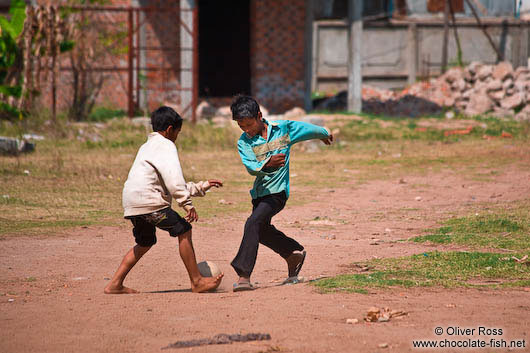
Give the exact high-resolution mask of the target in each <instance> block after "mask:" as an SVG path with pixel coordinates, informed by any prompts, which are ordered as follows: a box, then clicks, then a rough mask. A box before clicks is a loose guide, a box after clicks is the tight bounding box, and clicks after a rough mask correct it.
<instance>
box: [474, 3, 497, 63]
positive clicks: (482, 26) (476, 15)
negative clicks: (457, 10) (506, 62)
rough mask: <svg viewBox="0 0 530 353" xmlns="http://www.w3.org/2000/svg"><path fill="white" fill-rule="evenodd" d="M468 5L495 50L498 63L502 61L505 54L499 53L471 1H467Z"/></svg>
mask: <svg viewBox="0 0 530 353" xmlns="http://www.w3.org/2000/svg"><path fill="white" fill-rule="evenodd" d="M466 3H467V6H469V8H470V9H471V12H473V16H475V19H476V20H477V23H478V25H479V27H480V28H481V29H482V32H484V35H485V36H486V38H487V39H488V42H490V45H491V47H492V48H493V50H494V51H495V53H497V61H501V60H502V57H503V54H502V53H501V52H500V51H499V48H497V46H496V45H495V43H493V39H491V36H490V35H489V33H488V31H486V27H484V25H483V24H482V21H480V18H479V17H478V14H477V10H476V9H475V7H474V6H473V5H472V4H471V2H469V0H466Z"/></svg>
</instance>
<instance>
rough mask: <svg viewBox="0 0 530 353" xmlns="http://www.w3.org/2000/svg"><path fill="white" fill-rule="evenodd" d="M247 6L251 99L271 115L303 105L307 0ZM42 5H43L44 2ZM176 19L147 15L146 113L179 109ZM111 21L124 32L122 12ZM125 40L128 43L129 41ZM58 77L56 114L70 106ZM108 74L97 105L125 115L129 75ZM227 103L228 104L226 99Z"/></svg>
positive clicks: (171, 3) (160, 3) (120, 59)
mask: <svg viewBox="0 0 530 353" xmlns="http://www.w3.org/2000/svg"><path fill="white" fill-rule="evenodd" d="M249 1H250V12H251V14H250V15H251V16H250V17H251V18H250V21H251V23H250V24H251V26H250V31H251V33H250V38H251V45H250V57H251V93H252V95H254V96H255V97H256V98H257V99H258V101H259V102H260V103H261V104H262V105H264V106H265V107H266V108H267V109H268V110H269V111H270V112H271V113H280V112H284V111H285V110H288V109H290V108H292V107H294V106H303V104H304V28H305V0H249ZM40 2H41V3H43V2H44V3H45V2H46V0H42V1H40ZM139 3H140V5H141V6H148V7H164V8H168V7H175V8H176V7H178V6H179V1H178V0H140V1H139ZM109 5H130V1H129V0H112V1H111V2H110V3H109ZM227 6H228V5H227ZM177 16H178V13H177V12H175V13H168V12H167V11H166V12H158V11H153V12H146V13H145V21H144V22H143V29H144V33H145V36H146V40H145V42H144V43H143V45H145V46H147V47H148V48H151V49H147V50H144V51H143V60H144V61H143V65H144V66H147V67H148V68H152V69H153V70H148V71H145V72H144V75H145V76H144V78H142V79H141V81H142V85H143V87H145V91H146V92H145V94H144V96H143V98H146V105H147V108H148V110H149V111H151V110H153V109H155V108H156V107H157V106H158V105H160V104H162V103H173V104H175V105H177V106H178V105H179V103H180V100H179V91H178V88H179V87H180V86H179V78H180V71H179V70H180V51H179V45H180V25H179V24H178V20H177V18H178V17H177ZM111 17H116V18H120V21H122V25H123V29H124V30H125V31H126V29H127V21H126V18H127V15H126V13H121V14H114V15H112V16H111ZM228 20H230V19H228ZM123 40H124V41H125V43H126V42H127V38H124V39H123ZM135 45H136V43H135ZM155 47H163V48H164V50H156V49H154V48H155ZM109 60H110V59H109ZM112 60H113V63H114V64H115V66H118V67H122V68H126V67H127V54H126V53H124V54H121V55H118V56H116V57H114V58H113V59H112ZM104 61H107V59H102V62H104ZM160 68H163V69H162V70H160ZM60 75H61V77H62V78H61V83H60V84H59V86H60V87H59V90H58V103H59V105H60V106H59V109H60V110H64V109H66V108H67V106H68V104H69V103H70V102H71V99H70V97H69V94H70V93H71V86H69V84H68V82H70V81H71V74H70V73H68V72H64V71H62V72H61V74H60ZM108 75H109V78H108V79H107V80H106V81H105V85H104V87H103V90H102V91H101V94H100V96H99V98H98V101H97V104H98V105H106V106H111V107H114V108H120V109H124V110H127V88H128V75H127V72H126V71H120V72H115V73H112V74H108ZM140 94H143V93H140ZM48 97H49V92H43V98H44V101H45V104H46V105H47V106H51V105H50V104H49V98H48ZM230 98H231V97H230ZM229 101H230V99H228V100H226V102H229Z"/></svg>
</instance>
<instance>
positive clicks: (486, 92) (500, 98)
mask: <svg viewBox="0 0 530 353" xmlns="http://www.w3.org/2000/svg"><path fill="white" fill-rule="evenodd" d="M400 95H401V96H403V95H413V96H415V97H420V98H423V99H427V100H429V101H431V102H433V103H435V104H436V105H439V106H442V107H446V108H453V109H454V110H456V111H457V112H461V113H463V114H464V115H467V116H474V115H479V114H488V115H493V116H495V117H515V119H516V120H528V119H529V118H530V105H527V101H528V102H530V70H529V69H528V68H527V67H518V68H517V69H516V70H514V69H513V67H512V64H511V63H509V62H501V63H499V64H497V65H485V64H481V63H479V62H472V63H471V64H469V65H468V66H467V67H465V68H458V67H454V68H451V69H449V70H448V71H447V72H446V73H445V74H443V75H442V76H440V77H438V78H436V79H432V80H430V81H429V82H428V83H427V82H421V83H417V84H415V85H412V86H411V87H410V88H409V89H407V90H404V91H403V92H401V93H400Z"/></svg>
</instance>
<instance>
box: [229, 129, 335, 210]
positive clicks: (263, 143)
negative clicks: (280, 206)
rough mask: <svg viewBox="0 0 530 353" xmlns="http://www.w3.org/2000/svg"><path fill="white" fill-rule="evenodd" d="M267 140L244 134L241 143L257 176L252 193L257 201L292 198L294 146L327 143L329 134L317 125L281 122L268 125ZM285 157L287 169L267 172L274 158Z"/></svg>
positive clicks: (241, 150)
mask: <svg viewBox="0 0 530 353" xmlns="http://www.w3.org/2000/svg"><path fill="white" fill-rule="evenodd" d="M263 121H264V122H265V124H266V125H267V140H265V139H264V138H263V137H262V136H261V135H256V136H254V137H249V136H248V135H247V134H246V133H243V134H242V135H241V137H240V138H239V141H238V142H237V147H238V151H239V155H240V156H241V161H242V162H243V165H244V166H245V167H246V168H247V171H248V172H249V173H250V174H251V175H255V176H256V180H255V181H254V187H253V188H252V190H250V195H251V196H252V198H253V199H256V198H258V197H262V196H265V195H270V194H275V193H278V192H282V191H285V193H286V195H287V197H289V160H290V151H291V146H292V145H294V144H295V143H297V142H301V141H306V140H312V139H325V138H328V137H329V133H328V131H327V130H326V129H325V128H323V127H320V126H316V125H313V124H309V123H305V122H301V121H292V120H278V121H271V122H269V121H267V120H265V119H263ZM278 153H285V165H284V166H283V167H278V168H265V167H264V166H265V164H267V162H268V161H269V160H270V158H271V156H273V155H275V154H278Z"/></svg>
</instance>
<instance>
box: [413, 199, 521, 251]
mask: <svg viewBox="0 0 530 353" xmlns="http://www.w3.org/2000/svg"><path fill="white" fill-rule="evenodd" d="M411 240H412V241H414V242H418V243H423V242H432V243H437V244H459V245H466V246H470V247H475V248H478V247H489V248H497V249H510V250H519V251H521V250H528V248H529V246H530V204H529V203H528V201H526V202H523V203H522V204H521V205H519V206H518V207H514V208H512V209H509V210H503V211H502V212H495V213H484V212H483V213H482V214H479V215H472V216H467V217H458V218H454V219H450V220H448V221H446V222H444V224H443V226H442V227H440V228H437V229H434V230H431V231H430V233H429V234H427V235H422V236H418V237H414V238H412V239H411Z"/></svg>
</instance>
